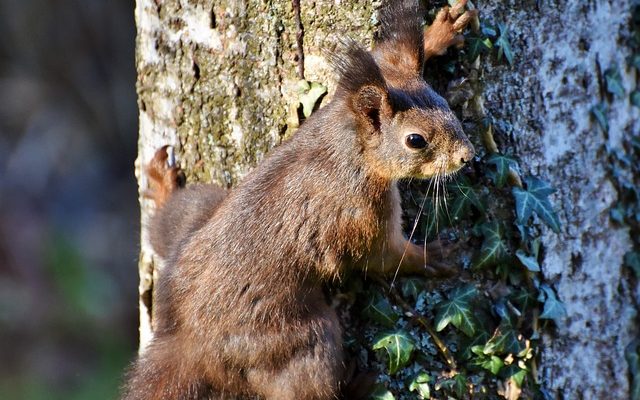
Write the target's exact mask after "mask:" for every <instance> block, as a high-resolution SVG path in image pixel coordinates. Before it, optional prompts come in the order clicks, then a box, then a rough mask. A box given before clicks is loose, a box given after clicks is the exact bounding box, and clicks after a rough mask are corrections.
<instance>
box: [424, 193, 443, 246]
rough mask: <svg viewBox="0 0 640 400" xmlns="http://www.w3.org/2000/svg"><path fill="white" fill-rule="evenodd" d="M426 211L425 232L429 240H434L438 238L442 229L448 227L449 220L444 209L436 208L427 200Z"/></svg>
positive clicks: (441, 207)
mask: <svg viewBox="0 0 640 400" xmlns="http://www.w3.org/2000/svg"><path fill="white" fill-rule="evenodd" d="M425 210H426V211H423V212H422V218H424V231H425V236H426V238H427V240H433V239H435V238H436V237H437V236H438V233H439V231H440V229H442V228H445V227H447V223H448V218H447V217H446V215H445V210H444V207H443V206H442V205H441V206H440V207H438V210H437V212H436V207H435V205H434V203H433V201H431V200H427V203H426V204H425Z"/></svg>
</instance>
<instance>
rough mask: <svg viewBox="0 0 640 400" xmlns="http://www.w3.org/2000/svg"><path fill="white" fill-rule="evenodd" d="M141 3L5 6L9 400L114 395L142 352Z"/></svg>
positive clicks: (3, 235)
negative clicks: (137, 60)
mask: <svg viewBox="0 0 640 400" xmlns="http://www.w3.org/2000/svg"><path fill="white" fill-rule="evenodd" d="M133 7H134V4H133V1H127V0H111V1H107V0H2V1H1V2H0V360H2V362H0V399H113V398H116V397H117V393H118V387H119V385H120V381H121V375H122V371H123V369H124V367H125V366H126V365H127V363H128V362H129V361H130V360H131V359H132V357H133V356H134V354H135V349H136V343H137V281H138V279H137V248H138V232H139V226H138V225H139V223H138V219H139V216H138V215H139V214H138V206H137V192H136V191H137V189H136V183H135V178H134V176H133V162H134V158H135V154H136V140H137V107H136V98H135V66H134V45H135V27H134V19H133Z"/></svg>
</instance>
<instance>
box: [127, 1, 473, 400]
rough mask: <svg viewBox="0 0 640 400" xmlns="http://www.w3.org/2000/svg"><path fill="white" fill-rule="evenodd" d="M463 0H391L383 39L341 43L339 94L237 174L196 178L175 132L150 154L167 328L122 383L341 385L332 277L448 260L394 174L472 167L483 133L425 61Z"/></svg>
mask: <svg viewBox="0 0 640 400" xmlns="http://www.w3.org/2000/svg"><path fill="white" fill-rule="evenodd" d="M465 4H466V0H462V1H460V2H458V3H457V5H456V6H454V7H452V8H447V7H445V8H443V9H442V10H441V11H440V12H439V13H438V15H437V16H436V19H435V21H434V23H433V24H432V25H431V26H430V27H429V28H427V29H426V30H425V29H424V28H423V26H422V15H423V14H422V11H421V9H420V8H419V6H418V5H417V4H407V2H406V1H396V2H394V1H391V2H389V3H388V4H386V5H385V6H383V7H382V8H381V10H380V18H379V19H380V27H379V33H378V35H377V38H375V40H374V47H373V50H372V51H371V52H369V51H367V50H365V49H364V48H362V47H361V46H360V45H358V44H357V43H355V42H348V43H346V49H345V51H344V53H343V54H341V55H336V56H334V57H333V60H332V62H333V65H334V66H335V68H336V70H337V72H338V74H339V76H340V78H339V82H338V87H337V89H336V92H335V95H334V98H333V99H332V100H331V101H330V102H329V104H327V105H326V106H324V107H323V108H321V109H320V110H318V111H316V112H315V113H314V114H313V115H311V116H310V117H309V118H308V119H307V120H306V121H305V122H304V123H303V124H302V125H301V126H300V128H299V129H298V131H297V132H296V134H295V135H293V137H292V138H290V139H289V140H287V141H285V142H284V143H282V144H281V145H280V146H278V147H277V148H275V149H274V150H272V151H271V153H270V154H269V155H268V157H267V158H266V159H265V160H263V161H262V162H261V163H260V164H259V165H258V166H257V167H256V168H255V169H254V170H253V171H252V172H250V173H249V174H248V175H247V176H246V177H245V178H244V180H243V181H242V182H241V183H240V184H239V185H238V186H237V187H235V188H234V189H232V190H228V191H227V190H225V189H222V188H220V187H218V186H216V185H212V184H196V185H188V186H186V187H183V186H184V185H183V184H182V181H181V179H180V170H179V168H178V167H177V166H175V165H169V163H167V148H166V146H165V147H163V148H161V149H160V150H158V151H157V152H156V154H155V156H154V158H153V160H152V161H151V162H150V163H149V164H148V166H147V169H146V171H147V174H148V177H149V181H150V188H151V196H152V198H153V200H154V201H155V203H156V207H157V210H156V214H155V216H154V217H153V219H152V222H151V224H150V227H149V229H150V237H151V243H152V245H153V248H154V250H155V252H156V253H157V254H158V255H159V256H160V257H161V258H162V260H163V262H164V265H165V267H164V268H163V269H162V270H161V272H160V274H159V277H158V280H157V284H156V288H155V302H154V307H155V310H154V317H155V319H156V320H155V321H154V324H155V331H154V337H153V339H152V340H151V342H150V343H149V345H148V347H147V348H146V349H144V351H143V352H142V353H141V354H140V355H139V357H138V359H137V360H136V361H135V362H134V363H133V365H132V367H131V368H130V370H129V371H128V373H127V377H126V380H127V382H126V384H125V388H124V394H123V398H124V399H126V400H134V399H185V400H186V399H236V398H261V399H268V400H276V399H277V400H286V399H292V400H293V399H309V400H311V399H318V400H321V399H335V398H339V397H340V396H341V395H342V393H341V390H343V386H344V382H343V376H344V374H345V361H344V355H343V348H342V328H341V326H340V324H339V322H338V318H337V316H336V313H335V310H334V309H333V308H331V307H330V306H329V304H328V302H327V299H326V298H325V294H324V292H323V289H322V285H323V284H324V283H325V282H330V281H336V280H339V278H340V277H341V275H342V274H343V273H344V272H345V271H348V270H363V271H364V270H367V271H368V272H369V273H376V274H381V275H389V274H392V273H395V272H396V269H398V268H399V271H400V272H401V273H409V274H416V273H419V274H422V275H425V276H427V277H436V276H441V275H446V274H448V273H451V271H452V268H451V267H450V266H449V265H448V264H447V263H446V262H445V261H444V260H440V259H437V258H436V257H433V256H432V255H430V256H429V258H428V259H427V254H426V253H425V251H424V248H423V247H422V246H418V245H416V244H413V243H411V242H410V241H408V240H407V239H405V237H404V235H403V233H402V226H401V215H402V210H401V205H400V195H399V192H398V188H397V184H396V181H397V180H399V179H403V178H411V177H414V178H429V177H432V176H434V175H435V174H449V173H453V172H455V171H457V170H459V169H460V168H461V167H462V166H463V165H464V164H465V163H467V162H468V161H470V160H471V159H472V158H473V157H474V149H473V146H472V145H471V143H470V141H469V140H468V138H467V137H466V136H465V134H464V132H463V130H462V127H461V124H460V122H459V121H458V119H457V118H456V116H455V115H454V114H453V112H452V111H451V110H450V108H449V106H448V105H447V103H446V101H445V100H444V99H443V98H442V97H441V96H439V95H438V94H436V93H435V92H434V91H433V90H432V89H431V87H430V86H429V85H428V84H427V83H426V82H425V81H424V79H423V77H422V70H423V64H424V61H425V59H426V58H427V57H430V56H433V55H436V54H440V53H443V52H444V51H445V50H446V49H447V47H448V46H450V45H453V44H459V43H461V37H460V35H459V32H460V31H461V30H462V29H464V28H465V26H466V25H467V24H468V23H469V21H470V20H471V19H472V18H473V17H474V16H475V15H476V11H465Z"/></svg>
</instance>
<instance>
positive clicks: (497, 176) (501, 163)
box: [487, 153, 518, 187]
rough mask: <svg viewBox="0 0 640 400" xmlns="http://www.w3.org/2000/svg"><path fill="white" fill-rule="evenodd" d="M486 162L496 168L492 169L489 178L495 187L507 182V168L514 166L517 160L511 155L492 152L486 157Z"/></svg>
mask: <svg viewBox="0 0 640 400" xmlns="http://www.w3.org/2000/svg"><path fill="white" fill-rule="evenodd" d="M487 164H489V165H493V166H495V168H496V170H495V171H492V174H491V175H492V176H491V179H492V180H493V182H494V183H495V184H496V186H497V187H503V186H504V185H505V184H506V183H507V177H508V176H509V168H510V167H515V166H516V165H518V162H517V160H516V159H515V158H513V157H509V156H505V155H504V154H498V153H494V154H492V155H491V156H490V157H489V158H488V159H487Z"/></svg>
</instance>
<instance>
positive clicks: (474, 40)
mask: <svg viewBox="0 0 640 400" xmlns="http://www.w3.org/2000/svg"><path fill="white" fill-rule="evenodd" d="M492 48H493V44H491V40H490V39H488V38H484V39H483V38H479V37H473V36H472V37H469V38H467V39H466V49H467V54H468V56H469V61H471V62H473V61H475V60H476V58H478V56H480V54H484V53H486V52H487V51H489V50H491V49H492Z"/></svg>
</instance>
